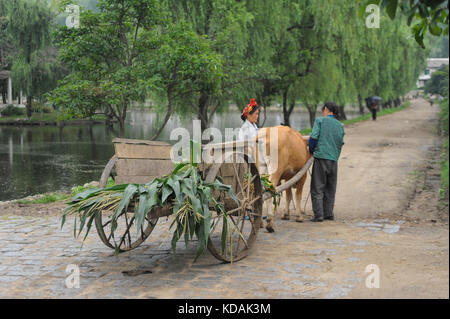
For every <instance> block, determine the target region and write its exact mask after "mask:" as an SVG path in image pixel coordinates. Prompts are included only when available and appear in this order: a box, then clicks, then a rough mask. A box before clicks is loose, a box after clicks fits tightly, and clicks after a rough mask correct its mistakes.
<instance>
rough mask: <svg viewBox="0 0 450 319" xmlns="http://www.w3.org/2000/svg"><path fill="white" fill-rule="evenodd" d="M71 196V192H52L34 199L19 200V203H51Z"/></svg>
mask: <svg viewBox="0 0 450 319" xmlns="http://www.w3.org/2000/svg"><path fill="white" fill-rule="evenodd" d="M68 198H70V195H69V194H62V193H51V194H45V195H44V196H42V197H39V198H37V199H33V200H18V201H17V203H19V204H49V203H54V202H59V201H63V200H66V199H68Z"/></svg>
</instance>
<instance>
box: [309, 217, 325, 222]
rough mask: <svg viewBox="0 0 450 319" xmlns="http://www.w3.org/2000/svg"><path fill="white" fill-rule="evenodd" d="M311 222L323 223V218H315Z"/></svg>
mask: <svg viewBox="0 0 450 319" xmlns="http://www.w3.org/2000/svg"><path fill="white" fill-rule="evenodd" d="M311 221H312V222H314V223H315V222H323V218H317V217H314V218H313V219H311Z"/></svg>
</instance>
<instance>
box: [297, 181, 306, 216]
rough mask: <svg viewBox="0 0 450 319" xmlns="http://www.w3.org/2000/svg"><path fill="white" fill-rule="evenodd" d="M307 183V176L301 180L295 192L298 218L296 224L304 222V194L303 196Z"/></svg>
mask: <svg viewBox="0 0 450 319" xmlns="http://www.w3.org/2000/svg"><path fill="white" fill-rule="evenodd" d="M305 182H306V174H305V175H304V176H303V177H302V178H301V179H300V181H299V182H298V183H297V185H296V190H295V206H296V208H297V214H298V215H297V218H296V219H295V221H296V222H299V223H301V222H303V215H302V194H303V186H304V185H305Z"/></svg>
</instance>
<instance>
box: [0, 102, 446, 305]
mask: <svg viewBox="0 0 450 319" xmlns="http://www.w3.org/2000/svg"><path fill="white" fill-rule="evenodd" d="M437 113H438V108H437V107H436V106H435V107H430V106H429V105H428V104H426V102H425V101H424V100H416V101H413V103H412V106H411V107H410V108H408V109H407V110H405V111H402V112H398V113H395V114H393V115H391V116H386V117H380V118H379V120H377V121H376V123H373V122H368V123H366V122H364V123H358V124H356V125H354V126H350V127H347V128H346V146H345V149H344V150H343V157H342V161H340V164H339V165H340V179H339V183H338V185H339V191H338V195H339V197H338V198H337V202H336V211H335V213H336V215H337V220H336V221H335V222H328V221H327V222H323V223H312V222H309V221H305V222H304V223H296V222H295V221H294V220H295V217H293V216H291V220H290V221H283V220H279V219H278V220H276V228H275V229H276V231H275V233H271V234H270V233H267V231H266V230H265V229H262V230H261V231H260V232H259V234H258V238H257V241H256V243H255V246H254V249H253V250H252V251H251V253H250V256H249V257H248V258H246V259H244V260H241V261H239V262H237V263H233V264H221V263H219V262H218V261H217V260H216V259H215V258H214V257H212V255H211V254H210V253H209V252H206V253H205V255H203V256H201V257H200V258H199V259H198V260H197V262H195V263H193V260H194V257H195V250H196V247H195V242H194V243H192V244H190V246H188V247H187V248H186V247H185V246H184V243H181V242H180V243H179V244H178V248H177V254H176V255H174V254H173V253H172V252H171V249H170V240H171V236H172V234H171V232H170V231H169V225H170V220H169V221H167V220H166V219H161V220H160V221H159V222H158V225H157V226H156V228H155V230H154V232H153V233H152V235H151V236H150V238H149V239H147V241H146V242H145V243H143V244H142V245H141V246H140V247H138V248H137V249H135V250H133V251H130V252H127V253H123V254H120V255H119V256H115V255H114V252H113V251H112V250H111V249H109V248H107V247H106V246H104V245H103V244H102V243H101V241H100V240H99V238H98V236H97V234H96V232H95V229H92V230H91V233H90V234H89V236H88V237H87V239H86V241H85V243H84V245H83V247H81V242H80V240H76V239H74V238H73V219H72V218H69V219H68V220H67V222H66V225H65V226H64V228H63V229H62V230H61V229H60V219H59V217H57V216H56V214H60V212H61V210H62V209H61V207H56V208H55V207H53V211H51V210H52V209H51V208H50V206H48V207H47V206H46V205H36V207H37V208H34V209H32V208H31V207H26V206H25V207H23V206H21V205H15V204H13V203H7V204H3V206H2V205H0V298H449V291H448V285H449V263H448V261H449V259H448V253H449V240H448V236H449V229H448V210H447V212H439V213H436V212H435V211H436V207H435V203H436V202H437V199H436V196H437V195H436V194H437V190H436V187H439V185H437V186H436V185H435V184H436V183H435V182H433V180H432V179H431V177H433V176H435V175H436V174H437V175H438V174H439V163H438V161H437V160H434V161H432V162H430V161H429V160H430V159H432V158H433V157H436V156H435V155H433V154H431V155H430V154H429V153H427V152H428V150H429V149H431V148H435V149H438V147H436V145H437V143H438V140H437V137H436V136H435V135H434V133H433V132H432V130H433V127H435V124H436V118H437ZM387 163H388V164H389V165H387ZM375 164H377V165H378V166H377V165H375ZM383 165H384V166H383ZM431 166H433V167H434V169H433V170H432V171H433V173H432V174H430V172H431V171H430V169H429V167H431ZM423 172H425V174H422V173H423ZM427 172H428V173H427ZM420 176H425V179H423V178H422V179H421V178H420ZM308 180H309V179H308ZM427 181H429V182H427ZM308 183H309V182H307V184H308ZM433 185H434V186H433ZM308 190H309V187H308V185H306V187H305V190H304V194H308ZM305 197H307V196H305ZM304 200H306V199H304ZM302 205H303V203H302ZM282 209H283V207H280V211H281V210H282ZM306 212H307V214H311V205H310V201H309V203H308V205H307V206H306ZM310 218H311V215H310V216H307V217H306V218H305V220H308V219H310ZM371 264H375V265H377V266H378V268H379V271H380V288H367V286H366V279H367V278H368V275H370V273H367V272H366V267H367V266H368V265H371ZM70 265H74V266H76V267H78V269H79V272H80V286H79V288H68V287H67V285H66V279H67V278H68V276H69V275H73V274H74V273H67V272H66V270H67V269H68V267H70Z"/></svg>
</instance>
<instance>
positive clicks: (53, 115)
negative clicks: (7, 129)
mask: <svg viewBox="0 0 450 319" xmlns="http://www.w3.org/2000/svg"><path fill="white" fill-rule="evenodd" d="M16 109H19V108H16ZM46 110H47V111H46V112H32V113H31V119H28V118H27V116H26V114H25V112H26V110H25V109H19V112H20V113H21V114H8V115H4V114H3V115H1V116H0V123H6V122H28V123H33V122H41V123H42V122H47V123H56V122H60V121H64V122H68V123H70V122H71V121H75V122H76V121H79V120H93V121H104V120H106V117H105V116H104V115H102V114H99V115H94V116H92V118H84V119H71V118H69V117H68V116H67V114H65V113H63V112H59V111H54V110H51V109H49V108H47V109H46Z"/></svg>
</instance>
